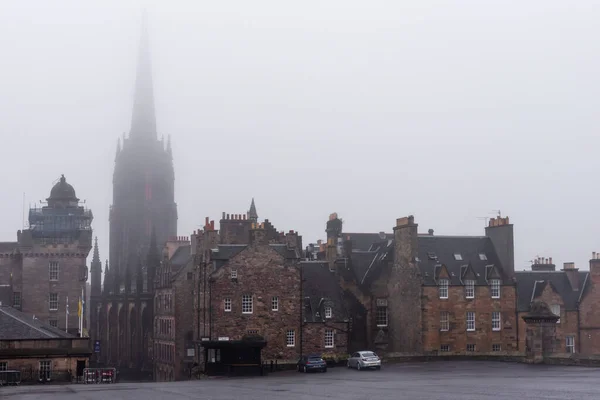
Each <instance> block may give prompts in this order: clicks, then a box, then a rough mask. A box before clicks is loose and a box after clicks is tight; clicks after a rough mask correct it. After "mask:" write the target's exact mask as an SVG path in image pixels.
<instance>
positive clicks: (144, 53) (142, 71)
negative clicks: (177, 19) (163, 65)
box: [129, 10, 156, 139]
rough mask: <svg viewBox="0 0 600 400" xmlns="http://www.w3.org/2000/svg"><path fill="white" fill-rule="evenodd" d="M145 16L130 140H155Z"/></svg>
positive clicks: (144, 18)
mask: <svg viewBox="0 0 600 400" xmlns="http://www.w3.org/2000/svg"><path fill="white" fill-rule="evenodd" d="M147 19H148V18H147V15H146V11H145V10H144V11H143V13H142V34H141V38H140V44H139V53H138V64H137V76H136V80H135V93H134V97H133V113H132V116H131V132H130V134H129V135H130V137H131V138H132V139H134V138H135V139H138V138H139V139H141V138H150V139H156V116H155V114H154V87H153V84H152V65H151V62H150V43H149V40H148V23H147Z"/></svg>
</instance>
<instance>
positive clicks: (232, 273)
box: [231, 269, 237, 279]
mask: <svg viewBox="0 0 600 400" xmlns="http://www.w3.org/2000/svg"><path fill="white" fill-rule="evenodd" d="M231 279H237V269H232V270H231Z"/></svg>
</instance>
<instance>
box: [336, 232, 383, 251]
mask: <svg viewBox="0 0 600 400" xmlns="http://www.w3.org/2000/svg"><path fill="white" fill-rule="evenodd" d="M342 238H343V239H344V240H351V241H352V249H353V250H362V251H367V250H369V249H370V248H371V245H372V244H373V243H378V242H382V241H387V240H392V239H394V234H393V233H384V234H380V233H348V232H344V233H342Z"/></svg>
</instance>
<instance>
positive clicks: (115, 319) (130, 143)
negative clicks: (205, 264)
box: [91, 17, 177, 379]
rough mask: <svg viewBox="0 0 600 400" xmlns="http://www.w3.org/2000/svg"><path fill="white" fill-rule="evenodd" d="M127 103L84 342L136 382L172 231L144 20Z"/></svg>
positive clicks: (168, 159)
mask: <svg viewBox="0 0 600 400" xmlns="http://www.w3.org/2000/svg"><path fill="white" fill-rule="evenodd" d="M133 100H134V103H133V111H132V121H131V129H130V131H129V135H128V136H127V137H125V135H124V136H123V139H122V141H121V140H119V142H118V144H117V153H116V157H115V169H114V176H113V204H112V206H111V207H110V217H109V218H110V248H109V261H110V262H109V263H108V265H107V266H106V267H105V271H104V282H101V279H102V278H101V277H102V274H101V272H100V271H99V269H97V270H95V271H96V272H95V273H92V282H91V285H92V288H91V291H92V298H91V303H92V304H91V309H92V312H91V313H92V315H91V317H92V319H93V320H94V322H93V325H94V326H93V327H92V329H91V335H92V337H93V339H94V340H99V341H100V344H101V351H100V353H99V354H98V355H97V358H96V359H97V361H98V362H99V363H100V364H102V365H107V366H118V367H120V368H121V371H122V376H128V375H129V376H131V377H132V378H133V377H138V378H140V379H141V378H142V375H140V373H139V372H140V371H142V373H144V374H145V373H151V371H152V368H153V363H152V358H153V354H152V352H153V349H154V346H153V343H152V334H153V323H154V315H153V314H154V305H153V301H154V287H153V286H154V282H155V274H156V269H157V268H158V267H159V265H160V260H161V256H160V252H159V248H158V246H159V245H160V246H162V245H163V244H164V243H166V242H167V240H168V238H170V237H173V236H175V235H176V231H177V205H176V203H175V199H174V194H175V189H174V187H175V186H174V185H175V174H174V168H173V157H172V151H171V143H170V139H169V140H168V141H167V143H166V144H165V141H164V140H163V139H162V138H161V139H159V138H158V133H157V126H156V116H155V105H154V91H153V83H152V68H151V62H150V48H149V40H148V34H147V28H146V21H145V17H144V21H143V28H142V36H141V40H140V47H139V54H138V65H137V77H136V82H135V91H134V99H133ZM130 373H131V374H130Z"/></svg>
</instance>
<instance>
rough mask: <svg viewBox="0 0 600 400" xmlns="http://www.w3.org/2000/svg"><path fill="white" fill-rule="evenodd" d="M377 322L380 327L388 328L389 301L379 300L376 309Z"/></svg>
mask: <svg viewBox="0 0 600 400" xmlns="http://www.w3.org/2000/svg"><path fill="white" fill-rule="evenodd" d="M375 322H376V324H377V326H378V327H384V326H388V304H387V299H377V308H376V309H375Z"/></svg>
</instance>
